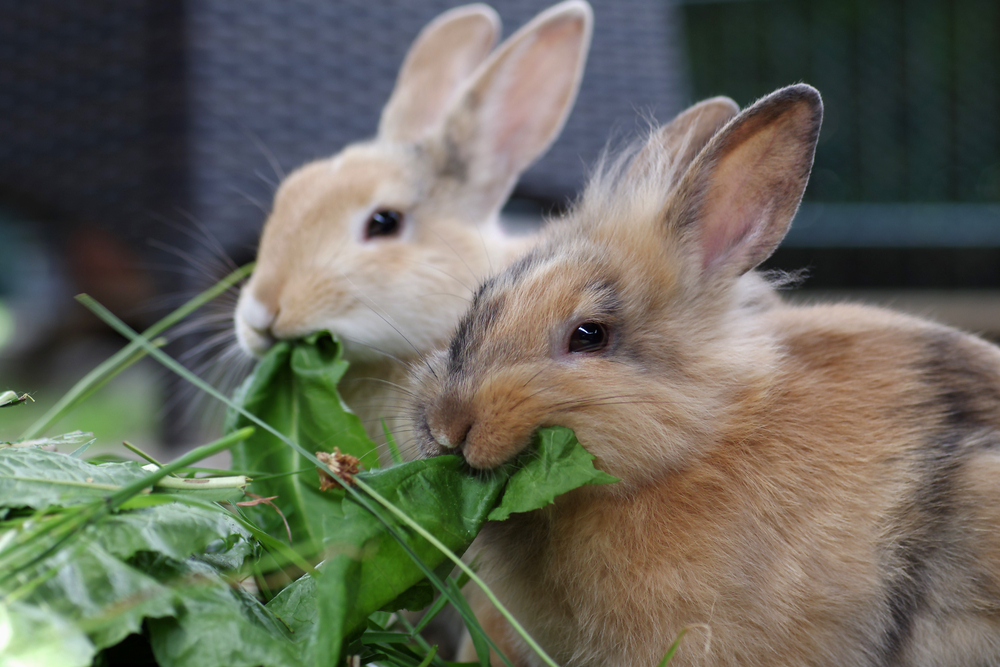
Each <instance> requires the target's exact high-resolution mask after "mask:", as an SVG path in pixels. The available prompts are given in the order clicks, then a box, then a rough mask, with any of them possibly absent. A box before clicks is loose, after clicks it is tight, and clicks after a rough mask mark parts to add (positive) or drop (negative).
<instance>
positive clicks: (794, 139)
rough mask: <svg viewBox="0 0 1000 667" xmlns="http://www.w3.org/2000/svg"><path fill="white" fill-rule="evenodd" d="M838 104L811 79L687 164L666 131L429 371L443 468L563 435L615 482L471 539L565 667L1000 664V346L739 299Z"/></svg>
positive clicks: (872, 317) (426, 427)
mask: <svg viewBox="0 0 1000 667" xmlns="http://www.w3.org/2000/svg"><path fill="white" fill-rule="evenodd" d="M821 117H822V104H821V100H820V96H819V94H818V93H817V92H816V91H815V90H814V89H813V88H811V87H809V86H807V85H802V84H800V85H795V86H791V87H788V88H784V89H781V90H778V91H776V92H775V93H773V94H771V95H769V96H767V97H765V98H763V99H761V100H760V101H758V102H757V103H755V104H754V105H752V106H750V107H749V108H747V109H746V110H744V111H743V112H742V113H740V114H739V115H737V116H736V117H735V118H733V119H732V120H730V121H729V122H728V123H727V124H726V125H725V126H724V127H723V128H722V129H721V130H720V131H719V132H718V133H717V134H715V136H714V137H712V138H711V140H710V141H709V142H708V143H707V145H706V146H704V147H703V148H702V149H701V150H700V152H699V153H698V154H697V156H696V157H695V158H694V159H693V161H692V162H691V164H690V165H687V164H684V163H683V161H678V160H674V159H672V158H671V155H670V154H669V152H668V151H664V150H663V149H662V136H661V135H660V134H656V135H654V136H653V137H652V138H651V139H650V141H649V144H648V145H647V146H645V147H644V148H642V149H641V150H640V151H638V153H637V154H636V155H635V156H634V158H633V159H632V161H631V163H629V162H628V161H627V160H624V159H623V160H619V161H618V162H616V163H614V164H612V165H611V166H609V167H605V168H604V169H603V170H602V172H601V173H599V174H598V176H597V177H596V178H595V179H594V180H593V182H592V183H591V185H590V186H589V187H588V189H587V191H586V192H585V193H584V195H583V196H582V198H581V201H580V202H578V204H577V206H576V208H575V210H574V211H573V212H572V213H571V214H570V215H569V216H568V218H567V219H566V220H565V221H562V222H557V223H552V224H550V225H549V227H548V228H547V229H546V230H545V232H544V233H543V234H544V237H543V238H542V239H541V240H540V242H539V243H538V244H537V245H536V246H534V247H533V249H532V250H530V251H529V252H528V253H527V254H526V255H524V256H523V257H521V258H520V259H518V260H516V261H515V262H514V263H512V264H511V265H510V266H509V267H508V268H507V269H506V270H505V271H503V272H500V273H499V274H498V275H495V276H494V277H491V278H489V279H487V280H486V281H485V282H484V283H483V284H482V285H481V286H480V288H479V290H478V292H477V293H476V296H475V299H474V301H473V305H472V307H471V309H470V310H469V311H468V313H467V314H466V315H465V317H464V318H463V319H462V320H461V322H460V325H459V327H458V329H457V333H456V334H455V336H454V337H453V339H452V340H451V343H450V345H449V347H448V348H447V349H445V350H442V351H440V352H437V353H435V354H434V355H433V356H432V357H431V358H430V359H429V366H428V367H423V366H415V367H414V371H413V373H414V381H413V386H414V388H415V394H416V396H417V397H418V400H417V401H416V402H415V405H414V406H413V411H412V418H413V420H414V429H415V431H416V433H417V438H418V443H419V446H420V448H421V451H422V453H423V454H424V455H425V456H432V455H437V454H441V453H455V452H458V453H460V454H461V455H462V456H463V457H464V458H465V460H466V461H467V463H468V464H469V465H470V466H471V467H472V468H475V469H482V470H489V469H492V468H495V467H497V466H500V465H503V464H504V463H506V462H509V461H510V460H511V459H513V458H514V457H515V456H517V455H518V454H519V453H520V452H521V451H522V450H524V449H525V448H526V447H527V446H528V444H529V442H530V441H531V438H532V435H533V433H534V432H535V431H536V430H537V429H538V428H540V427H544V426H550V425H562V426H567V427H570V428H572V429H574V430H575V432H576V434H577V436H578V438H579V440H580V442H581V443H582V444H583V445H584V447H586V448H587V450H588V451H589V452H590V453H591V454H593V455H595V457H596V460H595V465H596V466H597V467H598V468H600V469H602V470H605V471H607V472H609V473H611V474H612V475H614V476H616V477H618V478H620V480H621V481H619V482H617V483H614V484H610V485H602V486H586V487H582V488H580V489H577V490H575V491H573V492H570V493H567V494H565V495H563V496H560V497H559V498H557V499H556V501H555V503H553V504H552V505H550V506H548V507H546V508H544V509H541V510H538V511H535V512H530V513H523V514H516V515H514V516H512V517H511V518H510V519H509V520H507V521H504V522H499V523H496V522H494V523H489V524H487V526H486V527H485V528H484V530H483V532H482V533H481V534H480V537H479V540H478V544H477V546H476V549H477V550H478V558H479V562H480V564H481V569H480V575H481V576H482V577H483V578H484V579H485V580H486V582H487V583H488V584H489V585H490V586H491V587H492V589H493V590H494V591H495V592H496V594H497V595H498V597H499V598H500V600H501V601H502V602H503V603H504V604H505V605H506V606H507V607H508V608H509V609H510V610H511V611H512V612H513V614H514V616H515V617H516V618H518V619H519V621H520V622H521V623H522V624H523V625H524V627H525V628H526V629H527V631H528V632H529V634H530V635H532V636H533V637H534V638H535V640H537V641H538V642H539V644H540V645H541V646H542V647H543V648H544V649H545V650H546V651H547V652H548V653H549V654H550V655H551V656H552V657H553V658H554V659H555V661H556V662H558V663H559V664H560V665H564V666H567V667H569V666H584V665H587V666H596V665H616V666H619V665H637V666H639V665H641V666H651V665H657V664H659V662H660V660H661V659H662V658H663V656H664V654H665V653H666V651H667V650H668V648H669V647H670V645H671V644H672V643H673V642H674V640H675V639H676V638H677V637H678V636H679V635H680V634H681V633H682V631H686V634H685V636H684V637H683V640H682V641H681V643H680V647H679V650H678V652H677V654H676V655H675V656H674V658H673V660H672V661H671V662H670V665H671V667H674V666H675V665H676V666H686V665H734V666H735V665H740V666H743V667H750V666H763V665H768V666H776V665H796V666H800V665H830V666H832V665H838V666H846V665H850V666H858V667H860V666H866V665H956V666H959V665H1000V529H998V528H1000V502H998V494H997V490H996V489H997V480H998V479H1000V455H998V452H1000V350H998V349H997V348H996V347H994V346H993V345H991V344H988V343H986V342H984V341H983V340H980V339H978V338H976V337H973V336H971V335H967V334H965V333H961V332H959V331H956V330H954V329H951V328H948V327H946V326H942V325H939V324H935V323H932V322H929V321H925V320H922V319H917V318H914V317H910V316H906V315H902V314H898V313H895V312H891V311H888V310H884V309H877V308H871V307H865V306H860V305H849V304H837V305H812V306H791V305H784V304H781V303H780V302H778V301H775V300H772V299H768V298H765V299H764V300H765V301H766V303H767V306H766V307H761V308H747V307H745V306H744V304H745V300H746V294H745V290H746V289H747V285H748V284H749V285H751V289H752V290H761V289H766V288H764V287H762V284H763V283H762V282H761V281H760V280H759V279H758V280H756V281H755V282H751V283H747V282H745V280H746V277H747V276H752V275H754V272H753V269H754V268H755V267H756V266H757V265H758V264H760V262H762V261H763V260H764V259H766V258H767V256H768V255H770V253H771V252H772V251H773V249H774V248H775V247H776V246H777V245H778V243H779V242H780V241H781V239H782V237H783V236H784V235H785V233H786V231H787V229H788V227H789V225H790V223H791V220H792V217H793V216H794V213H795V211H796V209H797V207H798V204H799V201H800V199H801V196H802V192H803V190H804V188H805V186H806V182H807V180H808V175H809V171H810V169H811V166H812V160H813V153H814V149H815V144H816V141H817V138H818V135H819V128H820V122H821ZM595 331H596V332H597V333H596V334H595V333H594V332H595ZM602 331H603V334H604V335H603V336H602V335H601V332H602ZM581 332H582V333H581ZM581 341H582V342H583V343H585V344H584V345H583V346H582V347H581V345H580V344H581ZM574 345H575V346H576V347H575V348H574ZM574 349H575V350H576V351H571V350H574ZM478 606H479V609H478V611H477V613H478V614H479V615H480V618H481V620H482V622H483V625H484V627H485V628H486V629H487V631H488V632H489V633H490V634H491V635H492V636H493V638H494V639H495V640H496V641H497V642H498V644H499V646H500V647H501V648H502V649H503V650H504V652H505V653H506V654H507V655H508V656H509V657H510V658H511V659H512V660H513V662H514V664H516V665H539V664H542V663H541V662H540V659H539V658H538V657H537V656H535V655H534V654H533V653H532V652H531V651H528V650H527V649H526V648H525V646H524V645H523V644H522V643H521V641H520V640H519V639H518V638H516V637H515V636H514V635H513V634H512V633H511V632H510V631H509V630H508V629H507V628H506V626H505V624H504V623H503V621H502V619H501V618H500V617H499V615H498V614H497V613H496V611H495V610H494V609H492V608H491V607H489V606H488V605H478ZM497 664H499V663H497Z"/></svg>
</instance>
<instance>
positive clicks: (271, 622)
mask: <svg viewBox="0 0 1000 667" xmlns="http://www.w3.org/2000/svg"><path fill="white" fill-rule="evenodd" d="M142 567H143V568H144V569H145V570H147V571H149V572H151V573H153V574H154V576H157V577H158V578H159V579H160V581H161V582H162V583H163V584H164V585H166V586H169V588H170V590H171V591H173V592H174V593H175V594H176V595H177V596H178V598H179V600H180V607H181V609H180V611H179V612H178V613H177V614H176V615H174V616H170V617H163V618H156V619H151V620H149V621H148V627H149V636H150V644H151V645H152V648H153V653H154V655H155V656H156V661H157V664H159V665H160V667H255V666H256V665H263V666H264V667H285V666H286V665H299V664H302V662H301V657H300V653H301V651H300V647H298V646H297V645H296V643H295V642H294V641H293V640H292V638H291V636H290V635H289V634H288V631H287V629H286V628H285V627H284V626H283V624H282V623H281V622H280V620H278V619H277V618H276V617H275V616H274V614H272V613H271V612H270V611H268V610H267V609H266V608H265V607H264V606H263V605H261V604H260V603H259V602H258V601H257V600H256V599H254V598H253V597H252V596H250V595H249V594H247V593H246V592H245V591H243V589H241V588H238V587H236V588H233V587H231V586H230V585H229V584H228V582H226V580H225V579H222V578H221V577H220V576H219V574H218V572H216V570H215V569H214V568H212V567H210V566H208V565H206V564H204V563H199V562H197V561H192V560H188V561H175V560H173V559H170V558H166V557H163V556H154V557H150V558H148V559H146V560H145V561H144V562H143V563H142Z"/></svg>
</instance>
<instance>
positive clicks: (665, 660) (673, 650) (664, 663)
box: [657, 628, 687, 667]
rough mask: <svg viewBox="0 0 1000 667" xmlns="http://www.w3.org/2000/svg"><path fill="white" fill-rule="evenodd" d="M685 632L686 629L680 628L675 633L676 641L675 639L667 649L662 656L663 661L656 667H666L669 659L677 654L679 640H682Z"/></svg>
mask: <svg viewBox="0 0 1000 667" xmlns="http://www.w3.org/2000/svg"><path fill="white" fill-rule="evenodd" d="M685 632H687V628H682V629H681V631H680V632H679V633H677V639H675V640H674V643H673V644H671V645H670V648H668V649H667V653H666V654H665V655H664V656H663V660H661V661H660V664H659V665H658V666H657V667H667V663H668V662H670V659H671V658H673V657H674V653H676V652H677V647H678V646H680V645H681V639H683V638H684V633H685Z"/></svg>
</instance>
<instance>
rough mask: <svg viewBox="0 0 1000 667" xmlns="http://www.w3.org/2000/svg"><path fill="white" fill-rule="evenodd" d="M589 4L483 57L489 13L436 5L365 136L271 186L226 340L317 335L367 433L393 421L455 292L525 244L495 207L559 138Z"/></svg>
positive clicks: (562, 11)
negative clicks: (326, 335) (329, 342)
mask: <svg viewBox="0 0 1000 667" xmlns="http://www.w3.org/2000/svg"><path fill="white" fill-rule="evenodd" d="M592 22H593V21H592V13H591V10H590V6H589V5H588V4H587V3H586V2H584V1H583V0H569V1H568V2H563V3H562V4H559V5H556V6H555V7H552V8H550V9H549V10H547V11H545V12H542V13H541V14H540V15H538V16H537V17H536V18H535V19H534V20H532V21H531V22H530V23H529V24H527V25H526V26H524V27H523V28H522V29H521V30H519V31H518V32H516V33H515V34H514V35H512V36H511V37H510V38H509V39H508V40H506V41H505V42H504V43H503V44H502V45H501V46H500V47H499V48H498V50H497V51H496V52H494V53H493V54H492V55H491V56H489V57H487V56H488V55H489V53H490V49H491V48H492V46H493V44H494V42H495V40H496V37H497V33H498V32H499V28H500V26H499V18H498V17H497V15H496V13H495V12H494V11H493V10H492V9H490V8H489V7H487V6H486V5H481V4H480V5H469V6H466V7H460V8H458V9H454V10H451V11H449V12H446V13H445V14H443V15H441V16H440V17H438V18H437V19H436V20H435V21H433V22H432V23H431V24H429V25H428V26H427V27H426V28H425V29H424V30H423V31H422V32H421V33H420V35H419V36H418V38H417V39H416V41H415V43H414V44H413V46H412V47H411V49H410V52H409V54H408V55H407V56H406V59H405V61H404V63H403V66H402V69H401V71H400V74H399V78H398V80H397V82H396V87H395V89H394V91H393V93H392V96H391V98H390V100H389V102H388V104H387V106H386V107H385V109H384V110H383V112H382V117H381V121H380V125H379V130H378V135H377V136H376V137H375V138H374V139H373V140H371V141H366V142H362V143H357V144H353V145H351V146H348V147H347V148H345V149H344V150H343V151H341V152H340V153H339V154H337V155H335V156H333V157H331V158H328V159H324V160H319V161H316V162H313V163H311V164H308V165H306V166H304V167H301V168H300V169H298V170H297V171H295V172H294V173H293V174H291V175H290V176H289V177H288V178H287V179H286V180H285V181H284V182H283V183H282V185H281V187H280V188H279V190H278V192H277V195H276V197H275V201H274V208H273V211H272V213H271V215H270V217H269V219H268V221H267V223H266V225H265V227H264V230H263V234H262V237H261V241H260V248H259V251H258V257H257V265H256V269H255V271H254V273H253V275H252V277H251V278H250V280H249V282H248V284H247V285H246V287H244V289H243V290H242V292H241V295H240V299H239V303H238V306H237V309H236V313H235V326H236V331H237V336H238V339H239V342H240V344H241V346H242V347H243V348H244V349H245V350H247V351H248V352H251V353H253V354H257V355H259V354H262V353H263V352H264V351H265V350H267V349H268V348H269V347H270V345H271V344H272V343H273V341H274V340H275V339H291V338H298V337H300V336H304V335H306V334H309V333H311V332H313V331H319V330H324V329H328V330H330V331H332V332H333V333H334V334H336V335H337V336H339V337H340V338H341V340H342V341H343V343H344V346H345V356H346V358H347V359H348V360H349V361H350V362H351V364H352V366H351V369H350V371H349V375H348V377H347V378H346V379H345V380H344V382H343V383H342V384H341V388H342V391H343V395H344V399H345V401H346V402H347V403H348V405H350V406H351V407H352V408H354V409H355V411H356V412H358V413H359V415H360V416H361V418H362V420H363V421H365V423H366V427H367V428H368V429H369V431H370V432H371V433H372V435H373V436H378V437H380V436H381V431H382V427H381V424H380V422H379V418H380V417H391V416H394V415H398V414H399V413H400V407H399V404H400V402H401V399H402V397H401V396H400V392H401V391H405V389H404V388H397V387H396V386H395V385H397V384H399V383H401V382H403V381H404V380H405V376H406V364H407V362H409V361H411V360H413V359H416V358H418V357H419V356H420V355H421V354H423V353H426V352H428V351H429V350H431V349H433V348H434V347H435V346H437V345H440V344H442V343H443V342H444V341H445V340H446V339H447V336H448V335H449V333H450V332H451V330H452V329H453V328H454V326H455V324H456V322H457V321H458V319H459V317H460V315H461V313H462V312H463V311H464V310H465V309H466V308H467V306H468V300H469V298H470V296H471V289H472V288H474V287H475V285H476V284H477V283H478V282H479V281H480V280H481V279H482V278H483V277H484V276H486V275H487V274H489V273H490V272H491V270H492V269H495V268H500V267H502V266H504V265H505V264H506V263H507V261H508V259H509V258H511V257H512V256H513V255H514V254H516V253H517V252H518V251H520V250H522V249H523V248H525V243H526V240H525V239H523V238H517V237H511V236H508V235H506V234H505V233H504V231H503V230H502V229H501V226H500V224H499V221H498V212H499V210H500V207H501V206H502V204H503V203H504V201H505V200H506V199H507V196H508V195H509V193H510V191H511V189H512V188H513V186H514V183H515V181H516V180H517V177H518V176H519V175H520V174H521V172H522V171H524V170H525V169H526V168H527V167H528V166H529V165H530V164H531V163H532V162H534V161H535V159H536V158H537V157H538V156H539V155H541V154H542V153H543V152H545V150H546V149H547V148H548V146H549V145H550V144H551V143H552V141H553V140H554V139H555V138H556V136H557V135H558V134H559V132H560V130H561V129H562V126H563V123H564V121H565V119H566V117H567V115H568V113H569V110H570V109H571V107H572V105H573V101H574V99H575V97H576V93H577V89H578V87H579V83H580V79H581V77H582V73H583V66H584V62H585V60H586V54H587V51H588V48H589V44H590V35H591V29H592Z"/></svg>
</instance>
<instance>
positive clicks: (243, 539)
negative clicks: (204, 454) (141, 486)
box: [93, 503, 251, 567]
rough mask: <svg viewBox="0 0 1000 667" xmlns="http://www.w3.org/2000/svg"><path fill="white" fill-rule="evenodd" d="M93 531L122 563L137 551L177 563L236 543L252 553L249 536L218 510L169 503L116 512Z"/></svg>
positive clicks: (226, 549)
mask: <svg viewBox="0 0 1000 667" xmlns="http://www.w3.org/2000/svg"><path fill="white" fill-rule="evenodd" d="M93 532H94V535H95V539H96V540H97V541H98V542H99V543H100V544H101V545H102V546H103V547H104V548H105V549H106V550H107V551H108V553H111V554H113V555H115V556H116V557H118V558H120V559H122V560H128V559H129V558H131V557H132V556H134V555H135V554H136V553H138V552H140V551H151V552H156V553H161V554H163V555H165V556H169V557H171V558H176V559H178V560H180V559H184V558H187V557H188V556H192V555H196V554H202V553H205V551H206V550H210V547H211V551H213V552H216V551H220V550H221V551H222V552H229V551H230V550H231V549H234V548H236V545H237V544H241V545H242V546H241V547H240V550H241V552H242V553H243V554H244V555H248V554H249V553H250V551H251V547H250V545H249V543H248V542H247V540H248V539H249V537H250V533H249V532H248V531H246V530H245V529H244V528H243V527H242V526H240V525H239V524H238V523H237V522H236V521H234V520H233V519H232V518H231V517H230V516H229V514H228V513H227V512H225V511H224V510H222V509H221V508H219V509H217V510H215V511H213V510H210V509H207V508H202V507H192V506H190V505H181V504H179V503H168V504H164V505H157V506H155V507H149V508H146V509H142V510H136V511H131V512H119V513H117V514H112V515H110V516H108V517H106V518H104V519H103V520H102V521H101V522H100V524H98V528H97V529H96V530H94V531H93ZM230 538H234V539H230ZM223 547H224V548H223ZM238 565H239V564H237V567H238Z"/></svg>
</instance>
